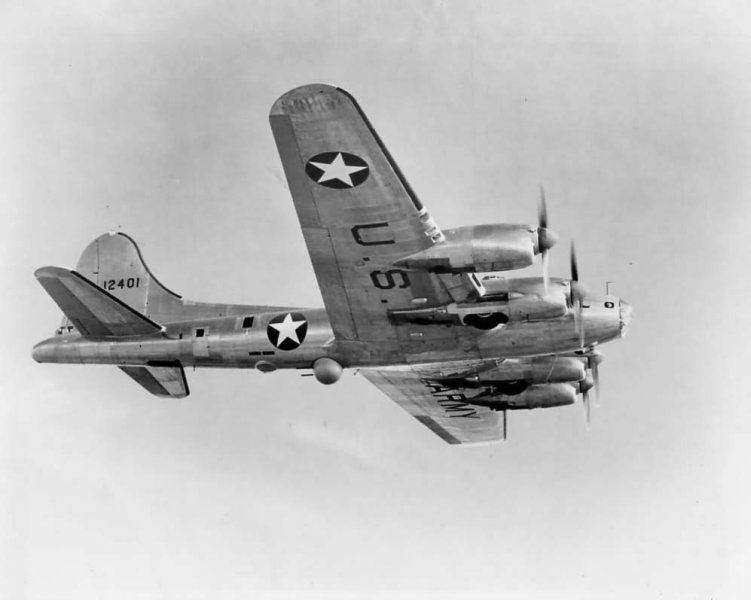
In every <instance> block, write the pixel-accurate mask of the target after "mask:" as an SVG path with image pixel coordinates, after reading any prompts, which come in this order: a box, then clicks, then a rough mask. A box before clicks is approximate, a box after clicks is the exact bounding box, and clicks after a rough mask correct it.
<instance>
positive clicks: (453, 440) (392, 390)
mask: <svg viewBox="0 0 751 600" xmlns="http://www.w3.org/2000/svg"><path fill="white" fill-rule="evenodd" d="M360 373H362V374H363V375H364V376H365V378H366V379H367V380H368V381H370V382H371V383H372V384H374V385H375V386H376V387H377V388H378V389H380V390H381V391H382V392H384V393H385V394H386V395H387V396H388V397H389V398H391V399H392V400H394V401H395V402H396V403H397V404H399V406H401V407H402V408H403V409H404V410H406V411H407V412H408V413H409V414H411V415H412V416H413V417H415V419H417V420H418V421H419V422H420V423H422V424H423V425H425V426H426V427H427V428H428V429H430V430H431V431H432V432H433V433H435V434H437V435H438V436H439V437H441V438H442V439H443V440H444V441H446V442H448V443H449V444H467V445H469V444H487V443H491V442H499V441H501V440H504V439H505V438H506V412H505V411H493V410H490V409H489V408H487V407H483V406H473V405H472V404H469V403H468V402H467V396H466V395H465V393H464V392H465V390H464V389H462V388H461V387H451V388H448V387H446V386H445V385H442V384H440V383H438V382H437V381H435V380H434V379H431V378H429V377H427V376H426V374H425V373H421V372H419V371H418V370H415V369H407V368H405V369H399V370H397V369H363V370H361V371H360ZM474 393H476V392H474ZM470 395H472V393H470Z"/></svg>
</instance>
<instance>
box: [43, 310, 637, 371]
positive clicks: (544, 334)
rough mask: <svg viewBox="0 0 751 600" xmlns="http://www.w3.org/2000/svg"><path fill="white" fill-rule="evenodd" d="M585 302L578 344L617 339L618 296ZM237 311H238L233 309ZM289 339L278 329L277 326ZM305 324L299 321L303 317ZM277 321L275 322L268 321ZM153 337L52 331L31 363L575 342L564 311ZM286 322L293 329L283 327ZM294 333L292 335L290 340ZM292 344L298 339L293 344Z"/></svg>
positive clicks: (317, 319)
mask: <svg viewBox="0 0 751 600" xmlns="http://www.w3.org/2000/svg"><path fill="white" fill-rule="evenodd" d="M612 300H614V302H613V301H609V300H608V299H605V300H604V301H597V302H594V301H592V302H591V303H590V305H589V306H588V307H586V308H585V309H584V317H583V319H584V324H585V333H586V335H585V344H586V345H591V344H595V343H603V342H606V341H609V340H612V339H614V338H617V337H619V335H620V333H621V329H622V322H621V319H620V314H619V307H618V304H617V302H618V301H617V299H612ZM238 312H241V311H238ZM285 320H286V321H289V322H290V323H291V324H290V325H289V326H288V329H287V330H286V331H289V332H292V333H290V336H291V337H290V339H289V340H288V341H286V343H280V342H282V337H281V335H279V334H278V333H277V332H278V331H279V329H280V328H281V327H283V326H284V323H285ZM303 321H304V322H303ZM275 322H276V323H277V324H279V323H281V324H282V325H280V326H279V327H276V328H275V327H274V323H275ZM165 327H166V331H165V332H164V334H162V335H160V336H148V337H133V338H119V339H117V340H107V339H104V340H89V339H86V338H83V337H82V336H80V335H79V334H77V333H70V334H64V335H58V336H55V337H53V338H50V339H48V340H45V341H43V342H40V343H39V344H37V345H36V346H35V347H34V351H33V356H34V359H35V360H37V361H38V362H56V363H84V364H110V365H145V364H154V363H161V362H169V361H180V362H181V363H182V364H183V365H185V366H195V367H216V368H254V367H258V366H259V364H262V365H266V366H268V365H270V366H271V367H272V369H273V368H277V369H305V368H310V367H311V366H312V363H313V362H314V361H315V360H316V359H318V358H321V357H329V358H333V359H335V360H337V361H338V362H340V363H341V364H342V365H343V366H345V367H365V366H388V365H398V364H405V363H407V364H410V363H411V364H418V363H434V362H453V361H457V360H488V359H499V358H507V357H524V356H537V355H548V354H557V353H564V352H570V351H573V350H576V349H578V348H579V347H580V343H579V342H580V340H579V335H578V334H577V333H576V329H575V325H574V320H573V317H572V316H571V315H566V316H563V317H561V318H558V319H548V320H544V321H536V322H522V323H512V324H509V325H507V326H501V327H497V328H495V329H493V330H490V331H480V330H477V329H474V328H473V327H467V326H452V327H446V326H437V325H411V324H405V325H401V326H398V327H397V328H396V329H397V331H398V335H397V336H395V338H394V340H392V341H389V342H382V341H379V342H376V343H367V342H346V341H344V342H342V341H336V340H335V339H334V333H333V331H332V328H331V325H330V323H329V320H328V317H327V315H326V311H325V310H324V309H305V308H299V309H285V311H282V312H272V313H262V314H254V315H252V324H251V325H248V317H247V316H246V317H243V316H238V317H234V316H233V317H221V318H213V319H201V320H190V321H181V322H175V323H168V324H165ZM290 327H291V328H292V329H290ZM293 338H296V339H293ZM297 342H299V344H298V343H297Z"/></svg>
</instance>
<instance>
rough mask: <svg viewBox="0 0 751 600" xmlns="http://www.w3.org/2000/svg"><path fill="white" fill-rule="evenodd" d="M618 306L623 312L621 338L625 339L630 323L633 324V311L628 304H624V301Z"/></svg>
mask: <svg viewBox="0 0 751 600" xmlns="http://www.w3.org/2000/svg"><path fill="white" fill-rule="evenodd" d="M618 304H619V308H620V312H621V337H623V336H624V335H626V330H627V329H628V326H629V323H631V312H632V310H633V309H632V308H631V305H630V304H629V303H628V302H624V301H623V300H620V301H619V303H618Z"/></svg>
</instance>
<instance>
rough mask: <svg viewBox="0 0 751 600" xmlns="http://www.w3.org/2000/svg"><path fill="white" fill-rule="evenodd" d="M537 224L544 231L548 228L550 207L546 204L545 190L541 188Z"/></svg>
mask: <svg viewBox="0 0 751 600" xmlns="http://www.w3.org/2000/svg"><path fill="white" fill-rule="evenodd" d="M537 223H538V224H539V226H540V227H541V228H542V229H547V228H548V205H547V202H545V188H544V187H542V186H540V205H539V206H538V207H537Z"/></svg>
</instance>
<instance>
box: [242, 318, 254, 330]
mask: <svg viewBox="0 0 751 600" xmlns="http://www.w3.org/2000/svg"><path fill="white" fill-rule="evenodd" d="M249 327H253V317H245V318H244V319H243V329H248V328H249Z"/></svg>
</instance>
